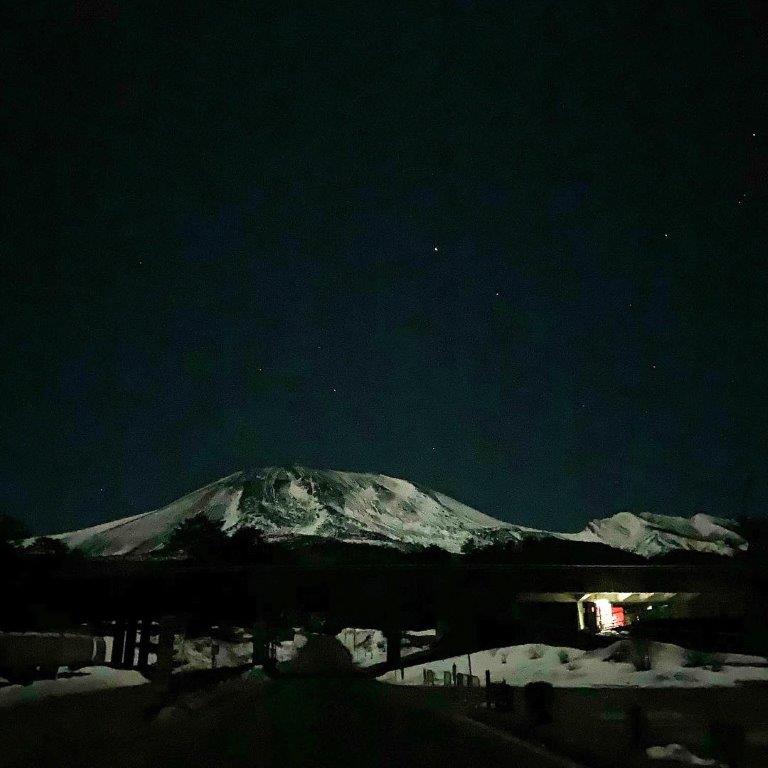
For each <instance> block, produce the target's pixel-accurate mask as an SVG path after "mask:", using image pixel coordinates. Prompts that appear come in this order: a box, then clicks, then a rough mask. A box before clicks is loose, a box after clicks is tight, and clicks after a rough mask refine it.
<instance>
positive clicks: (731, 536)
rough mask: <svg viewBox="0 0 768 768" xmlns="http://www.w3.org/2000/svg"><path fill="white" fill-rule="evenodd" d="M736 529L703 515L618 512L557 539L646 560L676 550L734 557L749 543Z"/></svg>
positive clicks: (716, 518) (560, 535)
mask: <svg viewBox="0 0 768 768" xmlns="http://www.w3.org/2000/svg"><path fill="white" fill-rule="evenodd" d="M734 527H735V523H734V522H733V521H732V520H724V519H722V518H718V517H711V516H710V515H705V514H702V513H698V514H695V515H693V517H690V518H686V517H672V516H670V515H654V514H651V513H649V512H640V513H638V514H635V513H632V512H619V513H618V514H616V515H613V516H612V517H606V518H605V519H602V520H592V522H590V523H589V525H587V527H586V528H585V529H584V530H583V531H580V532H579V533H571V534H568V533H565V534H558V537H559V538H562V539H568V540H571V541H584V542H596V543H600V544H607V545H608V546H609V547H616V548H617V549H623V550H626V551H627V552H634V553H635V554H636V555H642V556H643V557H651V556H653V555H660V554H664V553H665V552H671V551H673V550H677V549H687V550H695V551H697V552H708V553H711V554H718V555H732V554H733V553H734V552H735V551H737V550H740V549H746V547H747V542H746V540H745V539H743V538H742V537H741V536H740V535H739V534H738V533H736V532H735V531H734V530H732V529H733V528H734Z"/></svg>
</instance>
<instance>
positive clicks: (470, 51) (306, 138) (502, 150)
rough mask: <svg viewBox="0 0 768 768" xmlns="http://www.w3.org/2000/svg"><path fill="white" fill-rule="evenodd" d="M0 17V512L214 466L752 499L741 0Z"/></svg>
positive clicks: (759, 381) (689, 501) (767, 454)
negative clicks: (0, 95)
mask: <svg viewBox="0 0 768 768" xmlns="http://www.w3.org/2000/svg"><path fill="white" fill-rule="evenodd" d="M33 6H34V7H30V4H19V5H18V8H17V12H16V18H15V23H14V26H13V27H12V28H11V30H10V31H9V32H7V33H6V35H5V36H4V45H3V51H2V54H1V55H2V57H3V65H4V69H5V71H7V72H9V73H10V74H9V77H8V81H7V83H6V85H5V88H4V90H5V92H6V95H5V97H4V101H5V103H6V109H7V111H8V112H9V113H10V116H9V118H8V119H7V120H5V121H4V123H5V125H4V128H3V132H4V134H5V135H4V139H5V141H4V147H5V149H6V151H5V152H4V153H3V154H4V160H3V166H4V167H5V171H6V173H5V174H4V175H5V176H6V179H7V180H8V182H9V183H8V186H7V190H6V195H4V203H3V227H2V232H1V234H0V236H1V237H2V241H1V242H0V245H1V246H2V252H3V253H4V259H3V261H4V266H3V267H2V269H3V275H2V278H3V279H2V283H1V284H0V288H1V289H2V315H3V322H2V335H1V337H0V338H1V339H2V342H1V343H2V354H3V360H4V361H5V365H4V371H3V375H2V403H3V408H2V411H1V413H2V416H1V417H0V418H1V419H2V422H1V424H2V431H1V439H2V444H1V446H2V447H1V450H2V454H1V455H2V462H1V463H0V509H1V510H2V511H5V512H7V513H10V514H13V515H16V516H18V517H21V518H22V519H23V520H25V521H26V522H27V523H28V525H29V526H30V528H31V529H32V530H33V531H35V532H52V531H55V530H65V529H68V528H74V527H82V526H84V525H87V524H93V523H97V522H101V521H104V520H107V519H112V518H115V517H119V516H124V515H128V514H134V513H137V512H143V511H146V510H148V509H150V508H153V507H157V506H160V505H161V504H164V503H166V502H168V501H170V500H172V499H173V498H175V497H177V496H180V495H181V494H183V493H185V492H187V491H189V490H191V489H193V488H196V487H199V486H201V485H204V484H205V483H207V482H209V481H211V480H213V479H215V478H217V477H220V476H222V475H226V474H229V473H231V472H233V471H235V470H237V469H240V468H243V467H248V466H266V465H275V464H283V463H288V462H298V463H301V464H305V465H308V466H314V467H320V468H333V469H345V470H356V471H375V472H383V473H386V474H391V475H395V476H399V477H403V478H407V479H409V480H412V481H414V482H417V483H421V484H424V485H427V486H430V487H433V488H435V489H438V490H441V491H443V492H445V493H447V494H449V495H452V496H454V497H456V498H458V499H459V500H461V501H464V502H465V503H468V504H470V505H472V506H475V507H477V508H479V509H481V510H482V511H484V512H486V513H488V514H492V515H495V516H498V517H500V518H503V519H506V520H511V521H515V522H519V523H523V524H527V525H534V526H541V527H549V528H558V529H564V530H567V529H572V530H575V529H576V528H579V527H581V526H583V524H584V523H585V522H586V521H587V520H588V519H590V518H591V517H597V516H603V515H606V514H610V513H612V512H615V511H618V510H619V509H635V510H649V511H656V512H661V513H670V514H685V515H690V514H692V513H693V512H694V511H698V510H703V511H708V512H710V513H714V514H720V515H726V516H727V515H737V514H742V513H745V512H747V513H750V514H755V515H765V514H766V512H765V510H766V504H767V502H768V482H767V481H766V479H765V467H766V460H767V459H768V399H767V398H766V391H767V390H768V387H767V386H766V380H767V374H768V364H767V363H766V338H768V313H767V311H766V297H768V267H767V266H766V247H765V235H766V227H765V221H766V216H765V203H766V176H767V175H768V145H767V144H766V135H767V132H768V124H767V123H766V101H765V82H766V67H765V62H766V53H768V52H767V51H766V39H768V37H767V28H766V13H765V7H764V6H763V5H762V4H761V3H759V2H737V1H736V0H734V2H729V3H711V4H710V3H701V2H698V1H696V2H694V1H693V0H691V2H681V3H674V4H673V3H655V2H619V3H604V2H596V1H595V2H578V3H576V2H570V1H567V2H524V3H522V2H521V3H516V2H483V1H482V0H477V2H472V1H471V0H466V1H465V2H450V0H443V1H442V2H437V1H436V0H435V1H434V2H429V1H427V0H409V2H404V3H398V2H384V3H370V4H362V5H361V4H360V3H343V2H333V3H327V4H326V3H323V2H311V3H309V2H307V3H304V2H298V3H285V4H281V3H270V2H250V3H246V4H243V5H237V4H235V3H225V4H221V5H219V4H216V3H208V2H205V3H196V2H186V3H183V4H179V6H178V7H176V6H174V4H173V3H169V4H166V3H160V4H158V3H147V4H142V3H122V2H119V0H113V2H110V1H109V0H88V1H87V2H81V3H77V4H75V5H73V4H71V3H69V4H64V3H36V4H33Z"/></svg>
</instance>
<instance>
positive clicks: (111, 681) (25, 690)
mask: <svg viewBox="0 0 768 768" xmlns="http://www.w3.org/2000/svg"><path fill="white" fill-rule="evenodd" d="M59 674H65V675H66V674H71V675H72V677H59V678H57V679H56V680H36V681H35V682H33V683H30V684H29V685H9V686H6V687H4V688H0V707H10V706H13V705H15V704H28V703H31V702H35V701H39V700H40V699H44V698H47V697H49V696H68V695H69V694H72V693H87V692H90V691H102V690H104V689H106V688H121V687H124V686H130V685H142V684H144V683H146V682H147V679H146V678H145V677H144V676H143V675H141V674H140V673H139V672H136V671H134V670H124V669H111V668H110V667H83V669H79V670H77V672H69V671H68V668H67V667H62V668H61V669H60V670H59Z"/></svg>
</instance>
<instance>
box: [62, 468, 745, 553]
mask: <svg viewBox="0 0 768 768" xmlns="http://www.w3.org/2000/svg"><path fill="white" fill-rule="evenodd" d="M198 514H203V515H205V516H206V517H208V518H209V519H210V520H213V521H215V522H217V523H219V524H220V525H221V528H222V530H224V531H225V532H227V533H229V534H232V533H234V532H235V531H237V530H238V529H240V528H257V529H259V530H261V531H263V532H264V534H265V536H266V537H267V538H268V539H271V540H273V541H275V540H292V541H297V542H299V541H311V540H315V541H316V540H317V539H318V538H325V539H332V540H334V541H338V542H344V543H350V544H361V543H367V544H379V545H385V546H392V547H398V548H401V549H408V548H413V547H415V546H430V545H434V546H437V547H441V548H443V549H446V550H448V551H450V552H459V551H461V548H462V545H463V544H464V542H466V541H467V540H469V539H473V540H474V541H475V542H476V543H477V544H479V545H481V546H482V545H485V544H492V543H497V542H506V541H513V542H514V541H522V540H529V539H539V540H541V539H560V540H564V541H573V542H593V543H600V544H605V545H608V546H610V547H614V548H617V549H621V550H625V551H627V552H632V553H635V554H638V555H642V556H644V557H650V556H652V555H659V554H664V553H666V552H671V551H674V550H692V551H698V552H706V553H715V554H721V555H732V554H733V553H734V551H736V550H738V549H743V548H745V547H746V542H745V540H744V539H743V538H742V537H741V536H739V535H738V534H737V533H736V532H735V531H734V530H733V528H734V523H732V522H730V521H727V520H721V519H718V518H714V517H709V516H708V515H703V514H697V515H694V516H693V517H691V518H690V519H686V518H681V517H670V516H666V515H652V514H647V513H640V514H633V513H631V512H620V513H619V514H617V515H613V517H608V518H606V519H604V520H593V521H592V522H591V523H590V524H589V525H588V526H587V527H586V528H585V529H584V530H583V531H581V532H579V533H551V532H549V531H541V530H536V529H534V528H527V527H525V526H521V525H514V524H512V523H507V522H502V521H501V520H496V519H495V518H493V517H489V516H488V515H485V514H483V513H482V512H478V511H477V510H476V509H473V508H472V507H468V506H467V505H466V504H462V503H461V502H459V501H456V500H455V499H452V498H450V497H449V496H446V495H444V494H442V493H440V492H438V491H433V490H430V489H429V488H423V487H420V486H417V485H415V484H414V483H411V482H408V481H407V480H399V479H398V478H395V477H388V476H387V475H375V474H366V473H360V472H336V471H330V470H317V469H308V468H306V467H301V466H290V467H267V468H262V469H251V470H246V471H242V472H237V473H235V474H233V475H229V476H228V477H224V478H222V479H220V480H216V481H214V482H213V483H210V484H209V485H206V486H205V487H204V488H200V489H199V490H197V491H193V492H192V493H188V494H187V495H186V496H182V497H181V498H180V499H178V500H176V501H174V502H172V503H170V504H168V505H167V506H165V507H162V508H160V509H156V510H153V511H151V512H145V513H144V514H140V515H133V516H132V517H125V518H122V519H120V520H114V521H112V522H109V523H104V524H102V525H96V526H93V527H91V528H84V529H82V530H79V531H72V532H69V533H61V534H57V535H56V536H54V538H57V539H60V540H62V541H64V542H65V543H66V544H67V545H69V546H70V547H77V548H78V549H80V550H82V551H83V552H85V553H86V554H89V555H132V556H141V555H146V554H149V553H151V552H156V551H157V550H159V549H161V548H162V547H163V546H164V544H165V542H166V541H167V540H168V538H169V536H170V535H171V533H172V532H173V530H174V529H175V528H176V526H177V525H179V523H181V522H182V521H184V520H187V519H189V518H190V517H193V516H195V515H198Z"/></svg>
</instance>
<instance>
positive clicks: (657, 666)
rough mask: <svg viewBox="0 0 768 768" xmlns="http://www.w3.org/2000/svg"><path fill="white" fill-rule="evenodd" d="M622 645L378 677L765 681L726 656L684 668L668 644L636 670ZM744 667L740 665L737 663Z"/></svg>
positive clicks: (516, 681) (765, 674) (462, 659)
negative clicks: (718, 665) (711, 665)
mask: <svg viewBox="0 0 768 768" xmlns="http://www.w3.org/2000/svg"><path fill="white" fill-rule="evenodd" d="M620 646H621V642H618V643H614V644H613V645H611V646H609V647H607V648H600V649H598V650H595V651H587V652H585V651H582V650H579V649H577V648H556V647H553V646H550V645H517V646H510V647H508V648H494V649H491V650H488V651H479V652H477V653H472V654H470V655H469V657H468V656H466V655H464V656H455V657H453V658H449V659H441V660H439V661H433V662H429V663H427V664H418V665H416V666H413V667H406V668H405V670H404V676H403V678H402V679H401V677H400V670H394V671H391V672H387V673H386V674H385V675H382V676H381V677H380V678H379V679H380V680H381V681H383V682H386V683H392V684H395V685H421V684H422V683H423V680H424V672H423V671H424V670H425V669H429V670H432V671H433V672H434V673H435V678H436V679H437V680H438V681H439V680H442V678H443V672H445V671H451V670H452V667H453V665H454V664H455V665H456V671H457V672H461V673H463V674H468V673H469V671H470V663H471V670H472V674H473V675H477V676H478V677H479V678H480V679H481V680H483V678H484V676H485V671H486V670H488V671H489V672H490V673H491V680H492V681H493V682H501V681H502V680H504V681H506V682H507V683H509V684H510V685H516V686H522V685H526V684H527V683H532V682H536V681H539V680H542V681H545V682H548V683H551V684H552V685H554V686H556V687H590V688H591V687H604V686H611V687H612V686H619V687H621V686H634V687H691V686H693V687H707V686H732V685H736V684H737V683H738V682H739V681H742V680H764V681H767V682H768V667H766V666H746V665H743V666H742V665H740V666H734V667H730V666H728V659H729V658H731V656H730V655H724V656H722V657H719V658H720V660H721V661H722V662H723V663H724V666H723V668H722V670H721V671H718V672H715V671H712V670H711V669H707V668H703V667H686V666H685V663H686V660H687V658H688V651H687V650H686V649H685V648H681V647H679V646H676V645H671V644H669V643H651V645H650V656H651V669H650V670H647V671H642V672H638V671H636V670H635V667H634V665H633V664H631V663H629V662H625V661H611V657H613V656H615V655H617V654H618V652H619V651H620ZM737 658H741V659H743V658H747V659H753V660H755V662H762V663H763V664H765V659H762V658H760V657H737ZM740 664H743V662H740Z"/></svg>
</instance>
